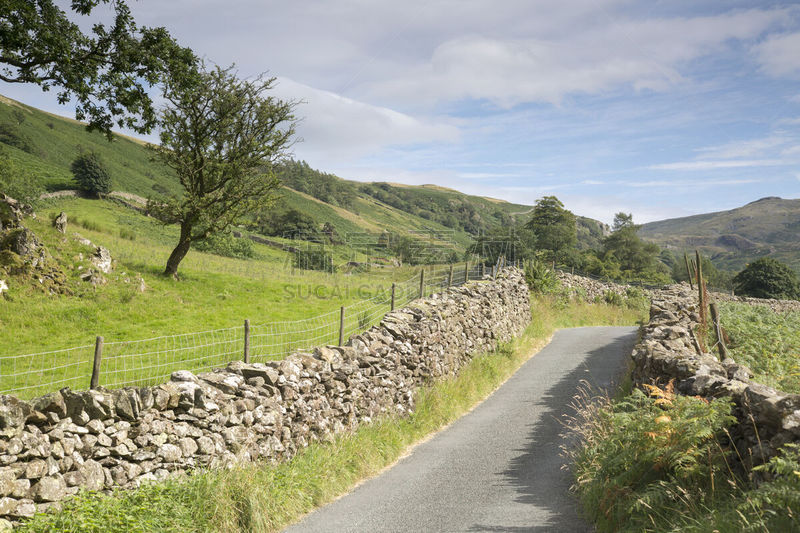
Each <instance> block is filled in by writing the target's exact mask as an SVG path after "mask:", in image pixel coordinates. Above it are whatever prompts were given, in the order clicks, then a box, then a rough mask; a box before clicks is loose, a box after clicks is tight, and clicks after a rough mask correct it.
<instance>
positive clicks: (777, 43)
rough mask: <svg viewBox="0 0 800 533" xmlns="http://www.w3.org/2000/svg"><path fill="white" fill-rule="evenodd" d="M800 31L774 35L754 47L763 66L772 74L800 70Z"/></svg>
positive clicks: (784, 73) (789, 73) (792, 72)
mask: <svg viewBox="0 0 800 533" xmlns="http://www.w3.org/2000/svg"><path fill="white" fill-rule="evenodd" d="M798 50H800V33H784V34H780V35H772V36H770V37H769V38H767V39H766V40H765V41H764V42H763V43H761V44H759V45H758V46H756V47H755V48H754V51H755V54H756V57H757V58H758V61H759V62H760V63H761V68H762V69H763V70H764V72H766V73H767V74H770V75H772V76H789V75H793V74H797V73H798V72H800V55H798V53H797V51H798Z"/></svg>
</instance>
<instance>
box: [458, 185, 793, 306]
mask: <svg viewBox="0 0 800 533" xmlns="http://www.w3.org/2000/svg"><path fill="white" fill-rule="evenodd" d="M577 227H578V225H577V219H576V217H575V215H574V214H572V213H571V212H570V211H569V210H567V209H565V208H564V204H562V203H561V201H560V200H558V198H556V197H555V196H545V197H543V198H540V199H539V200H537V202H536V205H535V206H534V208H533V210H532V213H531V216H530V218H529V219H528V220H527V221H526V222H525V223H524V224H523V225H520V226H516V227H514V226H510V227H508V226H506V227H498V228H495V229H494V230H493V231H491V232H488V233H486V234H483V235H481V236H480V237H479V238H478V239H477V240H476V241H475V243H474V244H473V245H472V246H471V248H470V251H471V252H473V253H476V254H480V255H482V256H483V257H485V258H486V261H488V262H494V261H496V260H497V258H498V257H499V256H501V255H503V256H506V257H507V258H510V259H518V260H522V261H530V260H534V261H539V262H544V263H552V264H558V265H561V266H563V267H567V268H573V269H577V270H579V271H583V272H585V273H588V274H592V275H595V276H601V277H606V278H610V279H613V280H617V281H623V282H630V281H641V282H646V283H654V284H661V283H671V282H673V281H687V280H688V279H689V271H688V268H687V262H686V261H685V260H684V257H681V258H676V256H675V254H674V253H673V252H672V251H671V250H662V249H660V248H659V247H658V245H657V244H655V243H652V242H646V241H644V240H642V239H641V238H640V237H639V236H638V234H637V232H638V230H639V227H640V226H638V225H636V224H635V223H634V222H633V216H632V215H631V214H626V213H617V214H616V215H615V216H614V223H613V226H612V228H611V233H610V234H609V235H607V236H606V237H604V238H603V239H602V240H601V241H600V243H601V246H600V247H598V248H590V249H583V250H581V249H579V247H578V245H577ZM701 268H702V271H703V274H704V277H705V279H706V281H707V283H708V284H709V286H711V287H714V288H718V289H734V290H735V292H736V294H739V295H745V296H753V297H757V298H787V299H800V282H799V281H798V279H797V275H796V273H795V272H794V271H793V270H792V269H791V268H789V267H788V266H787V265H784V264H783V263H780V262H779V261H777V260H775V259H773V258H771V257H764V258H761V259H759V260H757V261H754V262H753V263H750V264H749V265H747V266H746V267H745V268H744V269H743V270H742V271H741V272H739V273H737V274H734V273H732V272H727V271H723V270H719V269H717V268H716V267H715V266H714V264H713V263H712V261H711V260H710V259H709V258H707V257H702V258H701Z"/></svg>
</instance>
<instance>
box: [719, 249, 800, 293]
mask: <svg viewBox="0 0 800 533" xmlns="http://www.w3.org/2000/svg"><path fill="white" fill-rule="evenodd" d="M733 284H734V290H735V291H736V294H738V295H740V296H752V297H754V298H775V299H789V300H791V299H798V298H800V283H799V282H798V280H797V274H796V273H795V271H794V270H792V269H791V268H789V267H788V266H787V265H785V264H783V263H781V262H780V261H778V260H776V259H773V258H772V257H762V258H761V259H758V260H757V261H753V262H752V263H750V264H749V265H747V266H746V267H745V268H744V269H743V270H742V271H741V272H739V273H738V274H736V276H735V277H734V278H733Z"/></svg>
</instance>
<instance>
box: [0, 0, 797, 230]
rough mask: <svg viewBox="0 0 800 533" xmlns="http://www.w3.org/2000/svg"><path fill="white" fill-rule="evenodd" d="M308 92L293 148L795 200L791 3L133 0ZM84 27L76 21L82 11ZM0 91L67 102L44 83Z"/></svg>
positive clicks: (316, 162)
mask: <svg viewBox="0 0 800 533" xmlns="http://www.w3.org/2000/svg"><path fill="white" fill-rule="evenodd" d="M129 3H130V4H131V6H132V8H133V12H134V14H135V16H136V18H137V21H138V22H139V23H141V24H146V25H163V26H166V27H167V28H168V29H169V30H170V31H171V32H172V34H173V35H174V36H175V37H176V38H177V39H178V40H179V41H180V42H181V43H182V44H185V45H187V46H190V47H192V48H193V49H194V50H195V51H196V53H198V54H199V55H201V56H204V57H205V58H206V59H207V60H210V61H213V62H215V63H218V64H220V65H223V66H226V65H229V64H231V63H234V62H235V63H236V64H237V66H238V68H239V71H240V74H241V75H242V76H252V75H255V74H258V73H260V72H264V71H268V72H269V74H271V75H273V76H277V77H278V78H279V81H280V83H279V85H278V87H277V88H276V90H275V91H276V93H277V94H278V95H280V96H281V97H284V98H292V99H302V100H304V102H305V103H303V104H302V105H301V106H299V107H298V115H300V116H302V117H303V120H302V122H301V123H300V127H299V132H300V136H301V137H302V138H303V142H301V143H298V144H297V145H296V146H295V148H294V152H295V155H296V157H298V158H303V159H306V160H307V161H308V162H309V163H310V164H311V165H312V166H314V167H316V168H320V169H322V170H325V171H328V172H334V173H336V174H337V175H339V176H341V177H344V178H349V179H357V180H363V181H373V180H375V181H392V182H402V183H412V184H423V183H435V184H438V185H444V186H448V187H453V188H455V189H458V190H461V191H464V192H468V193H472V194H481V195H485V196H491V197H496V198H502V199H505V200H509V201H514V202H519V203H526V204H532V203H534V202H535V201H536V199H537V198H539V197H541V196H543V195H551V194H552V195H556V196H558V197H559V198H560V199H561V200H562V201H563V202H564V203H565V205H566V206H567V207H568V208H569V209H571V210H573V211H574V212H575V213H577V214H580V215H585V216H591V217H594V218H598V219H600V220H603V221H606V222H610V221H611V219H612V218H613V216H614V213H615V212H619V211H624V212H631V213H633V215H634V220H635V221H637V222H647V221H651V220H659V219H664V218H672V217H677V216H684V215H688V214H695V213H702V212H709V211H718V210H723V209H730V208H733V207H737V206H740V205H743V204H745V203H748V202H750V201H753V200H756V199H758V198H761V197H764V196H781V197H784V198H800V166H798V163H800V83H798V81H800V6H798V5H793V4H792V3H782V2H739V1H735V0H733V1H725V2H719V1H712V2H709V1H703V0H693V1H683V0H664V1H653V0H650V1H641V2H636V1H625V0H565V1H559V2H553V1H551V0H546V1H541V0H495V1H487V0H429V1H413V0H409V1H408V2H396V1H384V0H380V1H378V0H325V1H315V0H305V1H302V2H293V3H290V2H285V1H256V0H233V1H228V2H219V1H212V0H170V1H169V2H156V1H155V0H139V1H137V2H129ZM84 23H86V22H84ZM0 93H2V94H5V95H7V96H10V97H12V98H15V99H17V100H21V101H23V102H25V103H28V104H30V105H34V106H37V107H41V108H44V109H47V110H49V111H53V112H58V113H60V114H66V115H69V114H70V113H71V109H69V108H68V107H60V106H58V104H57V103H56V102H55V95H54V93H52V92H51V93H41V92H40V91H39V90H38V88H36V87H32V86H14V85H0Z"/></svg>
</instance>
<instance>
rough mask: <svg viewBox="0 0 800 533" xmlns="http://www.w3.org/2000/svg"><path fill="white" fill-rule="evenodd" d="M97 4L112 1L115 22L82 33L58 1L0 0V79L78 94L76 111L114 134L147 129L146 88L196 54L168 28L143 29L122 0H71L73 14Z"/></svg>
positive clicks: (151, 121) (150, 115)
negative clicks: (116, 129) (124, 129)
mask: <svg viewBox="0 0 800 533" xmlns="http://www.w3.org/2000/svg"><path fill="white" fill-rule="evenodd" d="M99 4H108V5H109V6H110V7H111V9H112V10H113V15H114V16H113V23H111V24H108V25H106V24H101V23H95V24H93V25H92V30H91V33H84V32H83V31H82V30H81V28H80V27H79V26H78V24H76V23H75V22H72V21H71V20H70V19H69V18H68V16H67V14H66V13H65V12H64V11H63V10H62V9H61V8H60V7H58V6H57V5H56V3H55V2H54V1H53V0H0V80H2V81H5V82H7V83H33V84H36V85H39V86H40V87H41V88H42V89H43V90H45V91H47V90H49V89H50V88H51V87H58V88H59V89H60V92H59V93H58V101H59V102H60V103H62V104H63V103H66V102H68V101H69V100H71V99H74V100H75V102H76V104H77V105H76V108H75V117H76V118H77V119H78V120H86V121H88V123H89V129H95V130H99V131H103V132H104V133H106V135H107V136H108V137H109V139H110V138H111V127H112V126H113V125H114V124H116V125H117V126H120V127H128V128H131V129H133V130H135V131H138V132H140V133H147V132H150V131H151V130H152V128H153V126H154V125H155V123H156V112H155V110H154V108H153V102H152V100H151V99H150V96H149V95H148V94H147V90H146V89H147V87H148V86H152V85H155V84H157V83H159V82H161V81H163V80H164V78H165V77H166V76H167V75H169V74H170V73H172V74H173V75H174V73H175V72H177V71H180V70H181V69H186V68H188V69H192V68H194V66H195V64H196V58H195V56H194V54H193V53H192V51H191V50H190V49H188V48H182V47H180V46H178V44H177V43H176V42H175V41H174V40H173V39H172V37H170V35H169V33H168V32H167V30H165V29H164V28H146V27H138V26H137V25H136V22H135V21H134V19H133V17H132V16H131V13H130V10H129V9H128V6H127V5H126V4H125V2H124V1H123V0H72V1H71V2H70V5H71V8H72V12H73V14H72V16H73V18H75V15H77V16H78V17H88V16H89V15H91V13H92V11H93V10H94V8H95V7H97V6H98V5H99Z"/></svg>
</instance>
